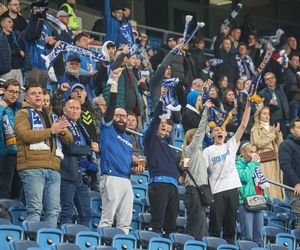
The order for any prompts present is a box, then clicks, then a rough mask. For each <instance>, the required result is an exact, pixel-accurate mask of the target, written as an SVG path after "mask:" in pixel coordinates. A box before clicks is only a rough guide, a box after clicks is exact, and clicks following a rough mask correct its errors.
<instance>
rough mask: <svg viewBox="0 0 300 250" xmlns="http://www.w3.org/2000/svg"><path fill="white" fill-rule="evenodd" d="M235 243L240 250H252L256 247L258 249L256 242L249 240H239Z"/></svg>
mask: <svg viewBox="0 0 300 250" xmlns="http://www.w3.org/2000/svg"><path fill="white" fill-rule="evenodd" d="M235 243H236V245H237V246H238V248H239V249H240V250H251V249H252V248H254V247H258V244H257V243H256V242H254V241H249V240H237V241H236V242H235Z"/></svg>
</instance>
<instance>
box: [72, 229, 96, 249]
mask: <svg viewBox="0 0 300 250" xmlns="http://www.w3.org/2000/svg"><path fill="white" fill-rule="evenodd" d="M100 243H101V241H100V235H99V234H98V233H96V232H90V231H83V232H79V233H77V234H76V239H75V244H76V245H77V246H80V248H81V250H90V249H91V248H93V247H96V246H97V245H100Z"/></svg>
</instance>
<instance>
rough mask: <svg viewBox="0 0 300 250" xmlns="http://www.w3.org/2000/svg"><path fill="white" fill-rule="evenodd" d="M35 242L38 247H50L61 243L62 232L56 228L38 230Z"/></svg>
mask: <svg viewBox="0 0 300 250" xmlns="http://www.w3.org/2000/svg"><path fill="white" fill-rule="evenodd" d="M36 241H37V243H38V244H39V246H40V247H50V246H51V245H53V244H55V243H59V242H62V241H63V232H62V231H61V230H60V229H57V228H40V229H39V230H38V231H37V236H36Z"/></svg>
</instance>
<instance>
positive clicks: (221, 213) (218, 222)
mask: <svg viewBox="0 0 300 250" xmlns="http://www.w3.org/2000/svg"><path fill="white" fill-rule="evenodd" d="M238 209H239V194H238V191H237V189H236V188H235V189H231V190H227V191H223V192H220V193H217V194H214V203H213V205H212V206H211V209H210V219H209V235H210V236H215V237H220V233H221V229H222V227H223V238H224V239H225V240H226V241H227V243H229V244H234V242H235V227H236V219H237V212H238Z"/></svg>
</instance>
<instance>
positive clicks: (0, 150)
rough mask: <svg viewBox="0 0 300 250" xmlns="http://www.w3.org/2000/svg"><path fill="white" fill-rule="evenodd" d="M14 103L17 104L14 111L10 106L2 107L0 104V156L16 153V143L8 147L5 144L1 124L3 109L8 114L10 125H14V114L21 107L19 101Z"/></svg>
mask: <svg viewBox="0 0 300 250" xmlns="http://www.w3.org/2000/svg"><path fill="white" fill-rule="evenodd" d="M16 105H17V108H16V110H15V111H14V110H13V109H12V108H10V107H7V108H4V107H3V106H2V105H0V122H1V124H0V156H3V155H8V154H13V153H17V145H12V146H9V147H7V146H6V145H5V138H4V131H3V125H2V117H3V111H4V109H5V111H6V113H7V115H8V119H9V122H10V124H11V125H12V127H14V125H15V124H14V119H15V115H16V113H17V111H18V110H19V109H20V108H21V104H20V103H19V102H18V103H16Z"/></svg>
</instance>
